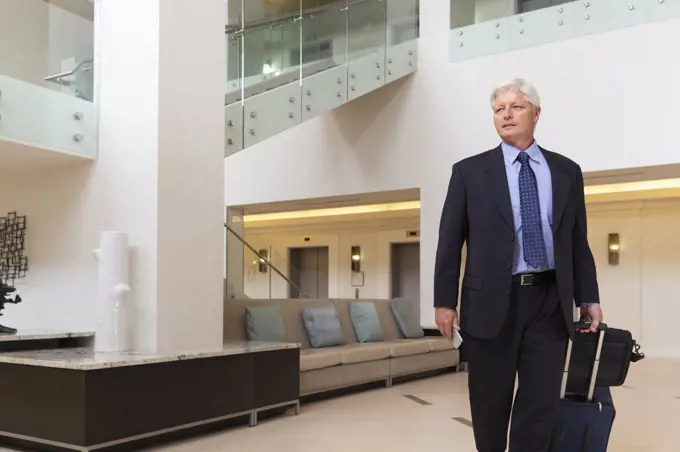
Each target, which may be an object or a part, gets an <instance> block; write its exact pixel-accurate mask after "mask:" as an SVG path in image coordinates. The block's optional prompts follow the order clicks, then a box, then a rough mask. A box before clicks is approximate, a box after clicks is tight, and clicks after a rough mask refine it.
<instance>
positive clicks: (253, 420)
mask: <svg viewBox="0 0 680 452" xmlns="http://www.w3.org/2000/svg"><path fill="white" fill-rule="evenodd" d="M250 426H251V427H255V426H257V411H253V412H252V413H250Z"/></svg>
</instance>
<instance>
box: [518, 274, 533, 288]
mask: <svg viewBox="0 0 680 452" xmlns="http://www.w3.org/2000/svg"><path fill="white" fill-rule="evenodd" d="M534 277H535V275H534V274H533V273H522V274H521V275H520V276H519V285H520V286H533V285H534Z"/></svg>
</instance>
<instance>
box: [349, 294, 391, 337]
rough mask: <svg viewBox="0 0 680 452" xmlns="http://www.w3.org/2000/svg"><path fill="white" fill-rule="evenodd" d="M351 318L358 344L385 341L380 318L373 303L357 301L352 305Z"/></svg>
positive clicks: (350, 305)
mask: <svg viewBox="0 0 680 452" xmlns="http://www.w3.org/2000/svg"><path fill="white" fill-rule="evenodd" d="M349 318H350V319H352V325H353V326H354V333H355V334H356V336H357V342H377V341H382V340H383V332H382V328H381V327H380V318H379V317H378V313H377V312H376V310H375V305H374V304H373V303H372V302H370V301H355V302H352V303H350V304H349Z"/></svg>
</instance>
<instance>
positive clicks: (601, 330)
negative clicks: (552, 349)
mask: <svg viewBox="0 0 680 452" xmlns="http://www.w3.org/2000/svg"><path fill="white" fill-rule="evenodd" d="M590 326H591V323H590V322H586V321H580V322H574V329H575V330H576V331H580V330H585V329H588V328H590ZM606 331H607V324H606V323H600V325H599V326H598V328H597V335H598V336H599V337H598V340H597V349H596V350H595V362H594V363H593V372H592V374H591V375H590V383H589V384H588V394H587V396H586V397H587V400H588V402H592V401H593V394H594V393H595V382H596V381H597V373H598V371H599V369H600V355H602V345H603V344H604V335H605V332H606ZM583 334H594V333H583ZM573 345H574V343H573V341H572V340H571V339H569V343H568V344H567V356H566V359H565V360H564V373H563V374H562V388H561V390H560V398H562V399H563V398H564V396H565V395H566V393H567V380H568V378H569V365H570V364H571V351H572V348H573Z"/></svg>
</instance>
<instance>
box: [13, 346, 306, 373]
mask: <svg viewBox="0 0 680 452" xmlns="http://www.w3.org/2000/svg"><path fill="white" fill-rule="evenodd" d="M293 348H300V344H296V343H281V342H249V341H234V342H228V343H226V344H224V345H223V347H222V348H221V349H212V350H188V351H182V352H174V353H143V352H95V351H94V350H92V349H91V348H85V347H79V348H58V349H49V350H30V351H20V352H6V353H0V363H8V364H23V365H26V366H40V367H56V368H60V369H72V370H96V369H106V368H110V367H124V366H139V365H143V364H153V363H162V362H170V361H181V360H186V359H199V358H212V357H216V356H226V355H238V354H244V353H256V352H266V351H273V350H284V349H293Z"/></svg>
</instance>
